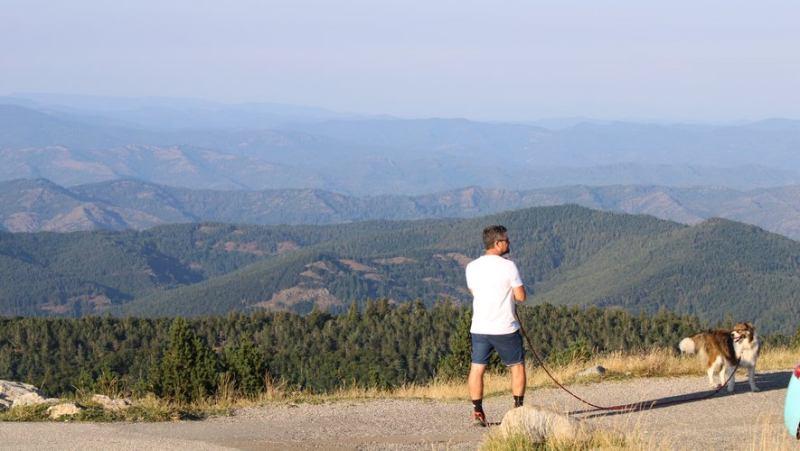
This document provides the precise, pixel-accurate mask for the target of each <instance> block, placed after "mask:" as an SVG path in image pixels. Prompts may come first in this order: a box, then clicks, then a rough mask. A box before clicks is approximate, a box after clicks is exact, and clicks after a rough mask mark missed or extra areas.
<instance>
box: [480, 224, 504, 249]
mask: <svg viewBox="0 0 800 451" xmlns="http://www.w3.org/2000/svg"><path fill="white" fill-rule="evenodd" d="M506 232H508V229H506V228H505V227H504V226H501V225H492V226H489V227H487V228H485V229H483V245H484V246H486V249H491V248H493V247H494V243H495V241H500V240H502V239H504V238H505V237H506Z"/></svg>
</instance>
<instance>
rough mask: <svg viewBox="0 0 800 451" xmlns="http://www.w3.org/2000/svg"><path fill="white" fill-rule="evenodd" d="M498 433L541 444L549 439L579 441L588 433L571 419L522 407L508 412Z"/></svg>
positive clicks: (535, 408)
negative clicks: (516, 435)
mask: <svg viewBox="0 0 800 451" xmlns="http://www.w3.org/2000/svg"><path fill="white" fill-rule="evenodd" d="M498 431H499V433H500V434H501V435H502V436H504V437H508V436H510V435H515V434H524V435H527V436H528V437H529V438H530V439H531V440H532V441H534V442H537V443H542V442H545V441H547V440H550V439H555V440H563V441H570V440H579V439H580V438H581V437H583V436H584V435H585V434H586V433H587V432H588V427H587V426H585V425H584V424H583V423H581V422H580V421H578V420H577V419H575V418H573V417H570V416H567V415H563V414H560V413H557V412H555V411H552V410H550V409H547V408H545V407H541V406H523V407H517V408H514V409H511V410H509V411H508V413H506V415H505V416H504V417H503V422H502V423H501V424H500V427H499V428H498Z"/></svg>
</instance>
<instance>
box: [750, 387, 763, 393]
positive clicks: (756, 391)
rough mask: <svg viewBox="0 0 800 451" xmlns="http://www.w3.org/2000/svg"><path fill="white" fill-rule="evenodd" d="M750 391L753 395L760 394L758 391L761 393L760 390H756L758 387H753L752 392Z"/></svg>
mask: <svg viewBox="0 0 800 451" xmlns="http://www.w3.org/2000/svg"><path fill="white" fill-rule="evenodd" d="M751 391H752V392H753V393H758V392H760V391H761V389H760V388H758V387H753V390H751Z"/></svg>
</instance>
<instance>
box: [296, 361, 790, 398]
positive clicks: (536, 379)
mask: <svg viewBox="0 0 800 451" xmlns="http://www.w3.org/2000/svg"><path fill="white" fill-rule="evenodd" d="M798 356H800V352H799V351H798V350H796V349H787V348H775V349H766V350H764V352H763V353H762V354H761V355H760V356H759V359H758V369H759V370H760V371H769V370H779V369H791V368H794V366H795V365H797V360H798ZM528 363H529V366H528V369H527V374H528V388H529V389H537V388H543V387H552V386H553V381H552V380H551V379H550V377H549V376H548V375H547V373H546V372H545V371H544V370H543V369H542V368H541V367H535V368H531V366H530V362H528ZM595 365H602V366H603V367H604V368H605V369H606V374H605V375H604V376H602V377H600V376H591V377H581V378H578V374H579V373H580V372H582V371H583V370H585V369H586V368H587V367H590V366H595ZM548 370H549V371H550V373H551V374H552V375H553V377H555V378H556V380H558V381H559V382H560V383H562V384H587V383H593V382H598V381H600V380H617V379H630V378H641V377H678V376H702V375H705V374H706V372H705V369H703V367H702V365H698V363H697V358H696V357H694V356H681V355H677V354H675V353H674V352H673V351H672V350H669V349H653V350H650V351H647V352H640V353H634V354H630V353H623V352H610V353H603V354H597V355H596V356H595V357H594V358H592V359H590V360H589V361H585V362H584V361H579V362H572V363H569V364H566V365H561V366H558V367H554V368H550V367H548ZM743 371H744V370H740V371H739V372H740V373H741V374H745V373H746V371H744V372H743ZM508 392H509V378H508V375H506V374H492V373H487V375H486V379H485V386H484V393H485V397H491V396H497V395H502V394H507V393H508ZM466 396H467V394H466V383H465V382H463V381H440V380H435V381H433V382H431V383H430V384H427V385H415V384H409V385H404V386H402V387H399V388H396V389H392V390H369V389H360V388H351V389H342V390H339V391H338V392H336V393H332V394H330V395H325V396H323V397H322V398H325V399H342V398H345V399H348V398H386V397H390V398H400V399H436V400H462V399H465V398H466ZM312 397H313V396H312Z"/></svg>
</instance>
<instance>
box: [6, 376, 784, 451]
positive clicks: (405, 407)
mask: <svg viewBox="0 0 800 451" xmlns="http://www.w3.org/2000/svg"><path fill="white" fill-rule="evenodd" d="M789 374H790V373H789V371H788V370H787V371H777V372H769V373H763V374H759V375H758V376H757V379H756V380H757V381H758V385H759V388H761V390H762V391H761V392H759V393H750V388H749V386H748V384H747V382H739V383H737V384H736V392H735V393H734V394H733V395H728V394H727V393H725V394H721V395H718V396H717V397H714V398H711V399H708V400H704V401H695V402H688V403H685V404H678V405H670V406H664V407H660V408H659V407H655V408H652V409H648V410H644V411H640V412H636V413H621V414H608V413H604V412H601V411H597V410H595V409H592V408H586V406H585V405H583V404H581V403H579V402H578V401H576V400H574V399H573V398H571V397H570V396H569V395H567V394H566V393H564V392H562V391H560V390H559V389H544V390H536V391H528V393H527V396H526V404H538V405H544V406H548V407H550V408H554V409H556V410H559V411H562V412H564V411H566V412H570V413H571V414H572V415H574V416H576V417H577V418H581V419H583V420H585V421H590V422H593V423H597V424H600V425H603V426H604V427H609V428H617V429H621V430H625V431H630V430H636V431H638V433H639V434H640V435H641V436H642V437H644V438H645V439H646V440H647V441H649V442H650V443H651V445H650V446H651V447H655V448H657V449H661V448H672V449H704V450H705V449H720V450H722V449H751V447H754V448H755V449H774V447H778V449H779V447H781V446H782V447H785V449H796V448H800V444H798V443H797V441H796V440H793V439H791V438H790V437H789V435H788V434H786V433H785V431H784V430H783V422H782V414H783V402H784V397H785V394H786V385H787V382H788V380H789ZM739 378H740V379H741V376H739ZM706 384H707V380H706V378H704V377H690V378H673V379H639V380H632V381H620V382H603V383H598V384H593V385H587V386H577V387H574V390H575V392H576V393H578V394H580V395H581V396H585V397H586V398H588V399H591V400H592V402H594V403H596V404H600V405H616V404H623V403H634V402H644V403H645V404H650V403H651V402H652V401H662V400H670V399H675V398H676V397H691V396H697V395H698V394H702V393H707V392H708V390H707V385H706ZM507 398H509V399H507ZM484 404H485V407H486V411H487V414H488V416H489V421H497V422H499V421H500V420H501V419H502V416H503V414H505V412H506V411H507V410H508V409H509V408H510V396H503V397H500V398H491V399H488V400H486V401H485V403H484ZM469 415H470V405H469V403H468V402H466V401H462V402H440V401H435V402H434V401H398V400H378V401H347V402H345V401H342V402H336V403H327V404H322V405H296V406H295V405H286V404H282V405H275V406H265V407H258V408H248V409H242V410H239V411H237V412H236V413H235V415H234V416H231V417H221V418H212V419H208V420H204V421H183V422H173V423H138V424H92V423H2V424H0V448H2V449H13V450H26V451H27V450H64V449H85V450H101V449H102V450H109V449H130V450H134V449H135V450H165V449H174V450H221V449H242V450H265V449H267V450H271V449H274V450H279V449H280V450H293V449H295V450H299V449H340V450H355V449H370V450H372V449H376V450H381V449H387V450H388V449H391V450H418V449H425V450H431V449H437V450H438V449H447V450H462V449H465V450H466V449H470V450H474V449H476V448H477V446H478V445H479V443H480V442H481V440H482V437H483V434H484V433H486V432H487V429H482V428H475V427H473V426H472V425H471V424H470V421H469ZM770 429H771V432H769V430H770ZM765 431H766V432H767V433H766V435H767V436H769V437H766V438H767V439H768V440H770V441H771V442H770V443H771V444H770V445H769V446H768V447H765V446H763V445H761V444H760V443H761V440H762V436H764V435H765Z"/></svg>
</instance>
